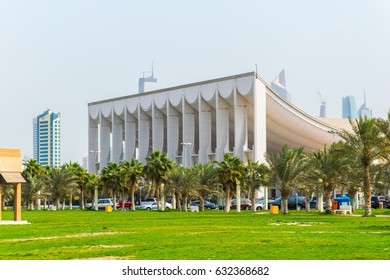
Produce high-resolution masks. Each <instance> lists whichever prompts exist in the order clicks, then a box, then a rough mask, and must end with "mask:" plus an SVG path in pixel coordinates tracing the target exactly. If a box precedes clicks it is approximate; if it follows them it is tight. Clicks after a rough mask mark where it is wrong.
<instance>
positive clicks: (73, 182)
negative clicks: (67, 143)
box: [44, 165, 77, 210]
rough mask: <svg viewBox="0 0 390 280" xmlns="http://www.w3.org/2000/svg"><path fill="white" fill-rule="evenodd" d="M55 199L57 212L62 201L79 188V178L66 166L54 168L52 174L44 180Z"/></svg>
mask: <svg viewBox="0 0 390 280" xmlns="http://www.w3.org/2000/svg"><path fill="white" fill-rule="evenodd" d="M44 181H45V183H46V184H47V186H48V187H49V191H50V193H51V195H52V197H53V199H54V202H55V205H56V208H57V210H58V209H60V199H62V198H65V196H66V194H67V193H68V192H69V191H70V190H71V189H75V188H76V187H77V177H76V175H75V174H74V173H73V171H72V170H71V169H69V168H66V167H65V166H64V165H63V166H61V167H59V168H52V169H51V172H50V173H49V175H48V176H46V177H45V179H44Z"/></svg>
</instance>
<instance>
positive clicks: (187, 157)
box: [181, 142, 192, 167]
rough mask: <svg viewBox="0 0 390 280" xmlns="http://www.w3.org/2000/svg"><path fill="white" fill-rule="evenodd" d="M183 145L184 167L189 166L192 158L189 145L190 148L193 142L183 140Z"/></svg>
mask: <svg viewBox="0 0 390 280" xmlns="http://www.w3.org/2000/svg"><path fill="white" fill-rule="evenodd" d="M181 145H182V146H183V158H182V165H183V167H189V166H190V163H191V160H190V157H191V154H190V151H188V149H187V147H188V148H190V147H191V145H192V143H191V142H182V143H181Z"/></svg>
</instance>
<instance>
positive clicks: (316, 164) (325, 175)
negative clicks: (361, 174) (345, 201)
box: [309, 143, 349, 214]
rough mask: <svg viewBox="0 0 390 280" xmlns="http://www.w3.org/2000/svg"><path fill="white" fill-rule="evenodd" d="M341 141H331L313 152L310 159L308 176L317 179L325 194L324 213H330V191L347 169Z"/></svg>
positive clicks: (338, 183)
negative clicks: (326, 145)
mask: <svg viewBox="0 0 390 280" xmlns="http://www.w3.org/2000/svg"><path fill="white" fill-rule="evenodd" d="M342 146H343V144H342V143H332V144H331V146H330V147H329V148H328V147H325V148H324V149H322V150H320V151H318V152H314V153H313V154H312V157H311V160H310V165H311V167H312V168H311V169H310V171H309V172H310V177H311V178H312V179H313V181H316V180H317V181H318V182H319V183H320V184H321V185H322V188H323V191H324V194H325V202H326V205H325V209H326V213H327V214H330V213H332V200H331V199H332V197H331V193H332V191H334V189H335V188H336V187H338V186H341V185H342V182H343V177H342V176H343V175H344V174H345V172H347V171H348V167H349V165H348V162H349V161H348V158H347V157H345V156H343V153H342V152H341V151H342V150H343V148H342Z"/></svg>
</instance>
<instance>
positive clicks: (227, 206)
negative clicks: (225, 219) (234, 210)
mask: <svg viewBox="0 0 390 280" xmlns="http://www.w3.org/2000/svg"><path fill="white" fill-rule="evenodd" d="M229 211H230V186H226V197H225V212H229Z"/></svg>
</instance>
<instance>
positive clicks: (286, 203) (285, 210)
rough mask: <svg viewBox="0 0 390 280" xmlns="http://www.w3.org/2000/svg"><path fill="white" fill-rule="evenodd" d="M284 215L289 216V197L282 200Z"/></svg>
mask: <svg viewBox="0 0 390 280" xmlns="http://www.w3.org/2000/svg"><path fill="white" fill-rule="evenodd" d="M282 213H283V214H288V197H287V198H282Z"/></svg>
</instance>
